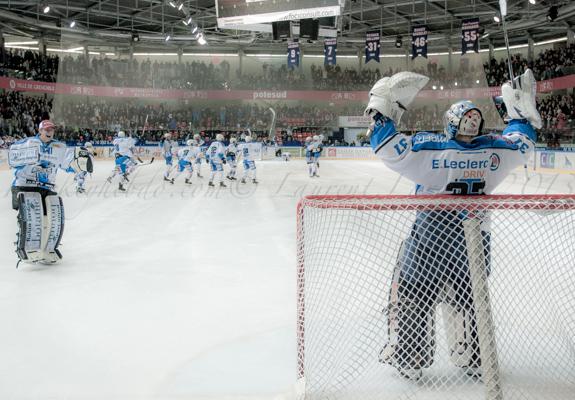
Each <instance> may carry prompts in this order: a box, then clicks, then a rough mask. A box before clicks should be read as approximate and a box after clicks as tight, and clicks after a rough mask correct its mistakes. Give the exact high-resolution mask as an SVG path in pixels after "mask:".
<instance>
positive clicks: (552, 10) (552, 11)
mask: <svg viewBox="0 0 575 400" xmlns="http://www.w3.org/2000/svg"><path fill="white" fill-rule="evenodd" d="M558 16H559V10H558V9H557V6H551V7H549V12H548V13H547V21H549V22H553V21H555V20H556V19H557V17H558Z"/></svg>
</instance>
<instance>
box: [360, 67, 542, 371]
mask: <svg viewBox="0 0 575 400" xmlns="http://www.w3.org/2000/svg"><path fill="white" fill-rule="evenodd" d="M427 81H428V79H427V78H426V77H423V76H421V75H417V74H413V73H409V72H402V73H399V74H396V75H394V76H392V77H386V78H383V79H381V80H380V81H378V82H377V83H376V84H375V86H374V87H373V88H372V90H371V91H370V97H369V103H368V106H367V108H366V110H365V113H366V115H369V116H370V117H371V118H373V124H372V126H371V128H370V131H369V132H368V134H369V138H370V142H371V146H372V148H373V149H374V151H375V153H376V154H377V155H378V156H379V157H380V158H381V159H382V160H383V161H384V162H385V164H386V165H387V166H388V167H389V168H391V169H392V170H394V171H396V172H398V173H400V174H402V175H403V176H405V177H406V178H408V179H410V180H412V181H413V182H415V183H416V194H428V195H429V194H455V195H481V194H490V193H492V192H493V190H494V189H495V188H496V187H497V185H499V184H500V183H501V182H502V181H503V180H504V179H505V177H506V176H507V175H508V174H509V173H510V172H511V171H512V170H513V169H515V168H516V167H518V166H521V165H524V164H525V163H526V162H527V159H528V157H529V155H530V153H531V152H532V151H533V149H534V146H535V144H534V140H535V138H536V134H535V131H534V129H533V127H536V128H539V127H541V118H540V116H539V113H538V112H537V110H536V106H535V89H536V82H535V79H534V77H533V73H532V72H531V71H530V70H527V71H526V72H525V73H524V74H523V75H522V76H520V77H517V78H516V79H515V82H514V85H513V86H512V85H511V84H509V83H506V84H504V85H503V87H502V93H503V101H504V103H505V105H506V107H507V110H508V114H509V117H510V118H511V120H510V121H509V123H508V125H507V127H506V129H505V130H504V131H503V133H502V134H484V133H483V131H482V127H483V117H482V114H481V111H480V110H479V108H477V107H476V106H475V105H473V103H471V102H470V101H461V102H458V103H455V104H453V105H452V106H451V107H450V108H449V110H447V112H446V113H445V117H444V133H443V134H435V133H428V132H420V133H418V134H416V135H413V136H406V135H403V134H401V133H399V132H397V131H396V128H395V127H396V125H397V124H398V123H399V121H400V119H401V116H402V114H403V112H404V111H405V110H406V108H407V107H408V106H409V105H410V103H411V102H412V101H413V99H414V98H415V96H416V94H417V93H418V92H419V90H420V89H421V88H422V87H423V86H424V85H425V84H426V83H427ZM516 88H517V89H516ZM475 218H477V216H476V217H475ZM466 219H468V216H467V213H465V212H454V211H419V212H418V213H417V215H416V218H415V222H414V225H413V227H412V229H411V232H410V234H409V237H408V238H407V239H405V241H404V243H403V245H402V248H401V250H400V253H399V255H398V260H397V266H396V270H395V271H394V274H393V282H392V284H391V290H390V293H389V308H388V309H387V315H388V338H389V340H388V342H387V343H386V344H385V346H384V347H383V349H382V350H381V352H380V354H379V358H380V361H381V362H384V363H388V364H391V365H393V366H394V367H395V368H397V369H398V370H399V371H400V373H401V374H402V375H404V376H407V377H409V378H411V379H418V378H419V377H420V376H421V374H422V369H424V368H428V367H430V366H431V365H432V363H433V361H434V351H435V329H434V323H435V312H436V308H437V306H438V304H440V303H442V307H443V310H444V312H443V315H444V318H445V320H446V325H447V326H448V327H449V328H448V330H447V337H448V346H449V350H450V359H451V361H452V362H453V363H454V365H456V366H457V367H460V368H463V369H464V370H465V371H466V372H467V373H470V374H480V373H481V366H482V358H483V355H482V356H481V357H480V348H479V340H480V339H479V338H478V326H477V318H476V316H477V315H478V314H477V313H478V312H480V311H478V309H476V306H477V305H476V304H474V301H473V292H472V290H473V288H472V285H471V284H470V267H469V265H468V264H469V263H468V260H467V248H466V238H465V234H464V228H463V224H464V221H466ZM479 221H481V222H482V224H481V231H482V232H481V237H482V241H483V243H482V245H483V253H484V255H485V257H484V270H483V271H481V272H482V273H483V274H488V273H489V270H490V257H489V252H490V234H489V229H488V217H487V216H483V217H481V216H480V217H479ZM488 356H489V355H488Z"/></svg>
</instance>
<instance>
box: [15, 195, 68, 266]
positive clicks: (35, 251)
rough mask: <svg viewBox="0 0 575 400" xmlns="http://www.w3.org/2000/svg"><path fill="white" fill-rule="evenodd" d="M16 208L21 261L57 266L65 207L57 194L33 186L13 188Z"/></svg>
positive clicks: (18, 249)
mask: <svg viewBox="0 0 575 400" xmlns="http://www.w3.org/2000/svg"><path fill="white" fill-rule="evenodd" d="M12 208H14V209H15V210H17V211H18V228H19V232H18V233H17V240H16V253H17V254H18V257H19V259H20V261H25V262H29V263H41V264H54V263H56V262H58V261H60V259H62V254H61V253H60V251H59V250H58V246H59V245H60V241H61V240H62V234H63V233H64V205H63V203H62V198H61V197H60V196H58V194H57V193H55V192H52V191H50V190H47V189H42V188H33V187H13V188H12Z"/></svg>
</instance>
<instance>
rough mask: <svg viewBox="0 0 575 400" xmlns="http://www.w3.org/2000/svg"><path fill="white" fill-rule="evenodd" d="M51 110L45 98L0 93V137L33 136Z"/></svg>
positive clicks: (49, 103) (16, 93)
mask: <svg viewBox="0 0 575 400" xmlns="http://www.w3.org/2000/svg"><path fill="white" fill-rule="evenodd" d="M51 109H52V101H51V100H50V99H48V98H47V97H46V96H27V95H25V94H23V93H20V92H0V135H8V136H16V135H18V136H28V135H33V134H34V132H35V128H36V127H37V126H38V124H39V123H40V121H42V119H45V118H46V117H47V116H48V114H49V112H50V111H51Z"/></svg>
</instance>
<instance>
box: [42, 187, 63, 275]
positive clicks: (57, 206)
mask: <svg viewBox="0 0 575 400" xmlns="http://www.w3.org/2000/svg"><path fill="white" fill-rule="evenodd" d="M45 201H46V216H45V219H44V224H43V225H44V226H43V227H44V229H43V232H42V249H43V253H44V254H43V260H42V262H44V263H47V264H53V263H55V262H57V261H59V260H60V259H61V258H62V254H61V253H60V251H59V250H58V246H59V245H60V241H61V240H62V235H63V234H64V204H63V202H62V198H61V197H60V196H57V195H51V196H46V200H45Z"/></svg>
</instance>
